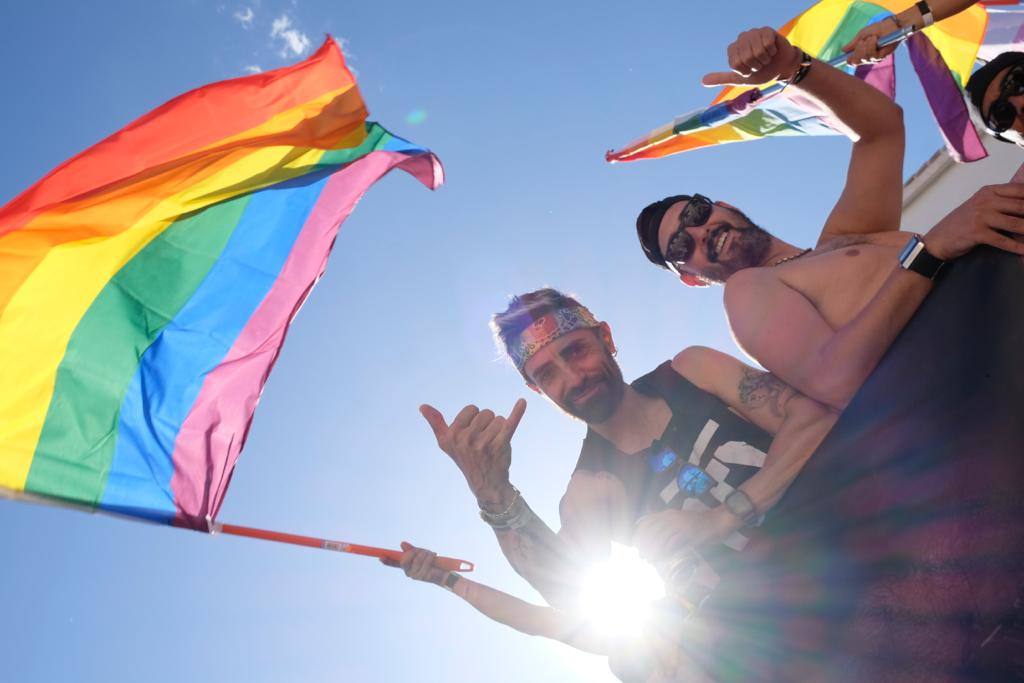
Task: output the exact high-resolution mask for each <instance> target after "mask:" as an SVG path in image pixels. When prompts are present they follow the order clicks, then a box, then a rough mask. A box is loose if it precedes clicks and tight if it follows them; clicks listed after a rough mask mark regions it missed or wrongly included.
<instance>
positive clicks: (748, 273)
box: [722, 267, 778, 315]
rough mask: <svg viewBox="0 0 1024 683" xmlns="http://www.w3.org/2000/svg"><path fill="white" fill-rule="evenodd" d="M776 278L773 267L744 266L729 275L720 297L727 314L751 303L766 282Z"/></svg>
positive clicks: (775, 271)
mask: <svg viewBox="0 0 1024 683" xmlns="http://www.w3.org/2000/svg"><path fill="white" fill-rule="evenodd" d="M777 278H778V271H777V270H776V269H774V268H764V267H761V268H744V269H743V270H740V271H737V272H735V273H733V274H732V275H730V276H729V279H728V280H726V281H725V291H724V292H723V293H722V297H723V299H724V302H725V310H726V313H727V314H730V315H731V314H732V313H733V311H734V310H736V309H739V308H743V307H746V306H748V305H750V304H751V303H753V301H754V299H755V297H756V296H757V294H758V292H759V291H760V290H761V289H762V288H763V287H764V286H765V285H766V284H768V283H770V282H774V281H775V280H776V279H777Z"/></svg>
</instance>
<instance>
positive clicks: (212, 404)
mask: <svg viewBox="0 0 1024 683" xmlns="http://www.w3.org/2000/svg"><path fill="white" fill-rule="evenodd" d="M396 166H397V167H399V168H402V169H403V170H405V171H407V172H409V173H411V174H412V175H413V176H415V177H416V178H417V179H418V180H419V181H420V182H422V183H423V184H424V185H426V186H427V187H429V188H430V189H435V188H436V187H437V186H439V185H440V184H441V182H442V180H443V172H442V170H441V164H440V162H439V161H438V160H437V158H436V157H435V156H434V155H433V154H417V155H415V156H409V155H408V154H403V153H399V152H384V151H378V152H371V153H370V154H368V155H367V156H365V157H363V158H361V159H359V160H358V161H355V162H353V163H352V164H351V165H349V166H347V167H346V168H343V169H342V170H340V171H338V172H337V173H335V174H334V175H332V176H331V178H330V179H329V180H328V181H327V183H326V185H325V186H324V190H323V192H322V193H321V195H320V198H319V199H318V201H317V204H316V206H314V207H313V210H312V211H311V212H310V215H309V217H308V218H307V220H306V224H305V225H304V226H303V228H302V232H301V233H300V234H299V237H298V239H297V240H296V242H295V245H294V247H293V248H292V251H291V254H290V255H289V256H288V259H287V261H286V262H285V264H284V267H283V268H282V270H281V273H280V274H279V276H278V279H277V281H276V282H275V283H274V285H273V287H271V289H270V292H268V294H267V296H266V298H265V299H264V300H263V302H262V303H261V304H260V306H259V308H257V309H256V312H255V313H254V314H253V316H252V318H250V319H249V322H248V323H247V324H246V326H245V328H244V329H243V330H242V332H241V334H240V335H239V336H238V339H236V340H235V343H234V345H233V346H232V348H231V350H230V351H229V352H228V354H227V356H225V358H224V360H223V362H221V364H220V365H218V366H217V367H216V368H214V369H213V370H212V371H211V372H210V373H208V374H207V375H206V378H205V380H204V382H203V386H202V389H200V392H199V396H198V397H197V398H196V401H195V404H194V405H193V406H192V410H191V412H190V413H189V415H188V416H187V417H186V418H185V421H184V422H183V423H182V426H181V430H180V431H179V432H178V437H177V439H176V441H175V446H174V454H173V456H172V457H173V462H174V475H173V476H172V478H171V490H172V491H173V493H174V500H175V502H176V504H177V507H178V514H177V518H176V520H175V524H177V525H179V526H188V527H193V528H200V529H206V528H207V527H208V522H210V521H212V520H213V518H214V517H216V515H217V511H218V510H219V509H220V505H221V502H222V501H223V498H224V494H225V492H226V491H227V487H228V483H229V482H230V479H231V473H232V471H233V470H234V467H235V463H236V461H237V460H238V456H239V454H240V453H241V451H242V446H243V445H244V444H245V439H246V437H247V436H248V433H249V426H250V424H251V423H252V417H253V413H254V411H255V410H256V404H257V403H258V402H259V397H260V394H261V393H262V391H263V385H264V384H265V383H266V381H267V377H268V376H269V375H270V371H271V369H272V368H273V366H274V362H275V361H276V360H277V357H278V354H279V353H280V351H281V345H282V344H283V343H284V337H285V334H286V332H287V331H288V326H289V324H291V321H292V319H293V318H294V317H295V314H296V313H297V312H298V310H299V308H301V306H302V303H303V302H304V301H305V300H306V297H307V296H308V295H309V293H310V291H312V289H313V286H314V285H315V284H316V282H317V280H319V278H320V276H321V275H323V272H324V269H325V268H326V267H327V258H328V256H329V255H330V251H331V247H332V245H333V244H334V239H335V237H336V236H337V234H338V228H339V227H340V226H341V223H342V222H343V221H344V220H345V218H347V217H348V215H349V213H351V211H352V209H353V207H355V205H356V203H357V202H358V201H359V199H360V198H361V197H362V196H363V194H364V193H365V192H366V190H367V189H369V187H370V186H371V185H373V183H375V182H376V181H377V180H378V179H380V178H381V177H382V176H383V175H385V174H386V173H387V172H388V171H390V170H391V169H392V168H395V167H396Z"/></svg>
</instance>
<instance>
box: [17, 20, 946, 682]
mask: <svg viewBox="0 0 1024 683" xmlns="http://www.w3.org/2000/svg"><path fill="white" fill-rule="evenodd" d="M803 8H804V5H803V4H802V3H801V2H790V1H788V0H787V1H778V2H772V3H764V2H753V1H746V0H744V1H737V2H730V3H681V2H678V0H677V1H675V2H656V1H641V0H637V1H636V2H633V3H630V9H628V10H626V9H625V5H624V4H623V3H606V4H604V5H602V6H598V7H595V6H593V3H582V2H564V3H550V2H535V1H533V0H523V1H522V2H516V3H481V2H470V1H462V2H459V1H454V2H444V3H423V2H397V1H396V2H376V3H340V2H328V1H326V0H324V1H321V0H297V1H292V2H283V1H280V0H276V1H272V0H261V1H259V2H237V3H236V2H223V3H218V2H213V1H211V2H204V1H200V0H176V1H172V0H160V1H157V2H149V3H125V2H96V3H78V2H74V3H73V2H44V3H28V2H21V3H9V4H8V5H7V6H6V7H5V11H4V20H3V22H0V62H2V63H3V64H5V65H6V68H5V69H4V71H3V75H2V77H0V78H2V79H3V91H4V93H5V96H4V101H5V105H6V106H4V107H3V109H2V111H0V124H2V128H0V130H2V131H3V135H4V142H5V149H6V152H5V159H6V163H4V164H3V165H2V166H0V202H6V201H7V200H9V199H10V198H12V197H13V196H15V195H16V194H17V193H18V192H20V191H21V190H23V189H24V188H25V187H27V186H28V185H30V184H31V183H32V182H34V181H35V180H36V179H38V178H39V177H40V176H42V175H43V174H44V173H45V172H47V171H48V170H49V169H50V168H52V167H53V166H55V165H56V164H58V163H60V162H61V161H62V160H64V159H66V158H67V157H69V156H71V155H72V154H74V153H76V152H78V151H80V150H81V149H84V148H85V147H87V146H89V145H91V144H93V143H94V142H96V141H98V140H99V139H101V138H103V137H105V136H106V135H108V134H109V133H111V132H113V131H114V130H116V129H118V128H120V127H121V126H123V125H124V124H126V123H128V122H129V121H131V120H132V119H134V118H136V117H137V116H139V115H141V114H143V113H144V112H146V111H148V110H149V109H151V108H153V107H155V106H157V105H159V104H160V103H162V102H164V101H165V100H167V99H170V98H171V97H173V96H175V95H177V94H179V93H181V92H183V91H185V90H188V89H191V88H194V87H197V86H199V85H202V84H204V83H208V82H211V81H215V80H220V79H224V78H231V77H236V76H239V75H243V74H245V73H246V72H247V71H251V70H254V69H257V68H259V69H264V70H266V69H271V68H275V67H278V66H281V65H283V64H286V63H289V62H291V61H294V60H296V59H299V58H301V57H302V56H303V55H305V54H308V52H309V51H310V50H311V49H315V48H316V46H318V45H319V44H320V42H321V41H322V40H323V36H324V34H326V33H330V34H332V35H334V36H335V37H336V38H338V39H339V40H340V41H343V45H344V49H345V51H346V53H347V55H348V59H349V63H350V65H351V66H352V67H353V68H354V70H355V71H356V73H357V75H358V78H359V81H360V84H361V88H362V92H363V95H364V98H365V100H366V101H367V104H368V106H369V108H370V110H371V118H372V119H374V120H377V121H380V122H381V123H383V124H384V125H385V126H387V127H389V128H390V129H391V130H392V131H394V132H395V133H397V134H399V135H402V136H404V137H407V138H409V139H411V140H413V141H415V142H417V143H419V144H421V145H424V146H427V147H430V148H432V149H433V150H435V151H436V152H437V154H438V155H439V156H440V157H441V159H442V161H443V162H444V163H445V166H446V169H447V173H448V182H447V185H446V186H445V187H443V188H442V189H441V190H440V191H438V192H436V193H430V192H427V191H425V190H424V189H423V188H422V187H420V186H419V185H418V184H417V183H415V181H413V180H412V179H410V178H408V177H403V176H402V175H401V174H400V173H396V174H394V175H393V176H389V177H388V178H385V179H384V180H383V181H382V182H381V183H379V184H378V185H377V186H375V187H374V188H373V189H372V190H371V191H370V192H369V193H368V194H367V196H366V197H365V198H364V200H363V202H362V203H361V204H360V205H359V207H358V208H357V209H356V211H355V212H354V214H353V215H352V217H351V218H350V219H349V220H348V221H347V222H346V224H345V225H344V226H343V228H342V233H341V236H340V237H339V239H338V242H337V245H336V249H335V253H334V255H333V256H332V261H331V264H330V266H329V268H328V272H327V275H326V277H325V278H324V279H323V280H322V282H321V283H320V285H319V287H318V289H317V290H316V291H315V292H314V294H313V296H312V297H311V298H310V300H309V301H308V302H307V304H306V306H305V308H304V309H303V311H302V313H301V314H300V316H299V317H298V319H297V321H296V324H295V325H294V327H293V328H292V331H291V333H290V335H289V337H288V340H287V343H286V344H285V348H284V351H283V353H282V355H281V358H280V361H279V362H278V364H277V367H276V369H275V372H274V374H273V376H272V377H271V379H270V381H269V383H268V384H267V387H266V391H265V393H264V396H263V400H262V402H261V404H260V406H259V409H258V410H257V413H256V418H255V422H254V425H253V428H252V431H251V434H250V438H249V442H248V445H247V448H246V451H245V453H244V454H243V457H242V460H241V461H240V464H239V466H238V468H237V470H236V472H235V476H234V481H233V484H232V490H231V491H230V492H229V494H228V497H227V501H226V503H225V505H224V508H223V510H222V513H221V520H222V521H226V522H233V523H238V524H246V525H251V526H264V527H267V528H271V529H278V530H283V531H291V532H295V533H308V534H313V535H322V536H327V537H332V538H337V539H341V540H348V541H354V542H362V543H369V544H376V545H385V546H396V547H397V545H398V543H399V541H401V540H409V541H411V542H413V543H417V544H420V545H427V546H428V547H432V548H434V549H436V550H438V551H439V552H442V553H444V554H450V555H455V556H458V557H463V558H467V559H470V560H472V561H475V562H476V563H477V566H478V571H477V573H476V578H478V579H480V580H483V581H486V582H489V583H491V584H493V585H496V586H498V587H501V588H503V589H506V590H509V591H511V592H513V593H516V594H518V595H520V596H523V597H527V598H531V599H537V598H536V595H535V594H534V593H533V592H532V591H531V590H530V589H529V587H528V586H526V584H525V583H524V582H523V581H521V580H520V579H519V578H518V577H517V576H516V575H515V574H514V573H513V572H512V571H511V570H510V569H509V568H508V567H507V566H506V564H505V562H504V560H503V558H502V557H501V555H500V552H499V550H498V548H497V544H496V543H495V542H494V539H493V535H492V534H491V533H490V531H489V530H488V529H487V528H486V527H485V526H484V525H483V524H482V523H481V522H480V520H479V519H478V518H477V517H476V513H475V505H474V501H473V500H472V498H471V496H470V495H469V493H468V491H467V490H466V488H465V485H464V483H463V480H462V478H461V475H460V474H459V473H458V472H457V470H456V469H455V468H454V466H452V465H451V463H450V462H449V461H448V460H447V457H446V456H445V455H443V454H442V453H441V452H440V451H439V450H438V449H437V448H436V445H435V443H434V441H433V438H432V436H431V434H430V431H429V429H428V428H427V426H426V424H425V423H424V422H423V420H422V418H421V417H420V415H419V414H418V412H417V406H418V405H419V404H420V403H422V402H431V403H433V404H434V405H436V406H438V407H439V408H440V409H441V410H442V411H444V412H445V414H446V415H447V416H449V418H450V417H451V416H453V415H454V414H455V412H457V411H458V409H459V408H461V407H462V405H464V404H465V403H467V402H474V403H477V404H478V405H481V406H488V407H492V408H494V409H496V410H498V411H507V410H508V409H509V408H510V407H511V406H512V404H513V402H514V401H515V400H516V398H518V397H526V398H527V399H528V400H529V407H528V409H527V412H526V416H525V418H524V420H523V422H522V424H521V426H520V428H519V432H518V434H517V435H516V439H515V441H514V442H513V446H514V452H513V470H512V477H513V481H514V483H516V484H517V485H518V486H519V487H520V488H521V489H522V490H523V492H524V495H525V496H526V497H527V499H528V500H529V501H530V502H531V505H532V506H533V507H534V509H535V510H537V511H538V512H539V513H540V514H541V515H542V516H543V517H545V518H546V519H547V520H549V522H551V523H555V521H556V519H557V514H556V513H557V502H558V499H559V497H560V495H561V493H562V491H563V489H564V486H565V482H566V481H567V479H568V476H569V474H570V473H571V471H572V468H573V466H574V464H575V461H576V457H577V454H578V450H579V442H580V439H581V438H582V435H583V433H584V429H583V427H582V425H580V424H579V423H574V422H572V421H570V420H569V419H568V418H566V417H564V416H562V415H561V414H560V413H558V412H557V411H556V410H554V409H553V408H552V407H551V406H550V405H548V404H547V403H546V402H545V401H544V400H543V399H541V398H539V397H536V396H534V395H533V394H532V393H530V392H528V391H527V390H526V388H525V387H524V386H523V385H522V383H521V381H520V380H519V378H518V375H517V374H516V373H515V372H514V371H513V370H512V369H511V368H509V367H508V366H506V365H505V364H503V363H501V362H497V361H496V353H495V350H494V347H493V345H492V343H491V339H490V335H489V332H488V329H487V325H486V323H487V319H488V317H489V315H490V314H491V313H492V312H494V311H495V310H498V309H500V308H503V307H504V304H505V302H506V299H507V296H508V295H510V294H513V293H516V292H521V291H525V290H529V289H534V288H536V287H539V286H542V285H553V286H556V287H559V288H562V289H565V290H568V291H571V292H575V293H577V294H578V295H579V296H580V297H581V298H582V300H583V302H584V303H586V304H587V305H589V306H590V307H591V309H592V310H593V311H594V312H595V314H597V315H598V317H600V318H603V319H605V320H607V321H609V322H610V324H611V325H612V329H613V334H614V335H615V338H616V341H617V343H618V346H619V350H620V354H619V359H620V362H621V364H622V366H623V370H624V372H625V374H626V376H627V377H634V376H636V375H639V374H642V373H643V372H646V371H647V370H649V369H651V368H653V367H654V366H655V365H656V364H658V363H659V362H661V361H662V360H664V359H666V358H668V357H670V356H672V355H673V354H674V353H676V352H678V351H679V350H680V349H682V348H684V347H685V346H689V345H693V344H703V345H708V346H713V347H716V348H719V349H723V350H726V351H728V352H731V353H733V354H738V353H739V352H738V350H737V349H736V348H735V345H734V344H733V342H732V340H731V338H730V336H729V332H728V329H727V327H726V325H725V321H724V316H723V314H722V311H721V295H720V292H719V291H718V290H714V289H713V290H709V291H696V290H685V289H684V288H683V287H682V286H680V285H679V284H678V283H676V282H675V281H673V279H672V278H671V277H669V276H668V275H667V274H665V273H664V272H662V271H659V270H657V269H655V268H653V267H651V266H649V265H647V264H646V261H645V260H644V259H643V257H642V256H641V254H640V251H639V249H638V247H637V244H636V238H635V234H634V230H633V221H634V218H635V215H636V213H637V211H638V210H639V209H640V208H641V207H642V206H643V205H644V204H646V203H647V202H649V201H651V200H653V199H657V198H660V197H662V196H665V195H668V194H676V193H679V192H692V191H700V192H702V193H704V194H706V195H708V196H710V197H712V198H714V199H723V200H726V201H729V202H730V203H732V204H735V205H737V206H739V207H741V208H743V209H744V210H746V212H747V213H748V214H749V215H750V216H751V217H752V218H753V219H754V220H755V221H757V222H759V223H761V224H762V225H763V226H765V227H766V228H768V229H770V230H773V231H775V232H777V233H778V234H780V235H781V236H783V237H784V238H787V239H789V240H791V241H793V242H795V243H797V244H808V245H809V244H812V243H813V241H814V238H815V237H816V235H817V231H818V230H819V229H820V226H821V224H822V223H823V221H824V219H825V217H826V215H827V214H828V211H829V209H830V208H831V205H832V203H833V202H834V201H835V199H836V197H838V195H839V192H840V189H841V187H842V182H843V177H844V174H845V169H846V164H847V157H848V153H849V143H848V141H846V140H845V139H844V138H839V137H836V138H814V139H782V140H767V141H761V142H757V143H751V144H743V145H731V146H727V147H721V148H715V149H711V150H703V151H698V152H694V153H690V154H687V155H682V156H677V157H673V158H669V159H664V160H660V161H649V162H639V163H635V164H625V165H617V166H611V165H608V164H606V163H605V162H604V159H603V153H604V151H605V150H606V149H608V148H611V147H616V146H620V145H622V144H623V143H626V142H628V141H629V140H632V139H633V138H635V137H637V136H639V135H640V134H642V133H645V132H646V131H648V130H649V129H651V128H653V127H655V126H656V125H659V124H661V123H663V122H665V121H667V120H669V119H670V118H671V117H672V116H673V115H675V114H678V113H680V112H682V111H686V110H689V109H692V108H694V107H696V106H699V105H702V104H704V103H705V102H707V101H709V100H710V98H711V96H712V95H713V93H712V92H711V91H706V90H704V89H702V88H701V87H700V86H699V79H700V76H701V75H702V74H703V73H705V72H707V71H714V70H720V69H722V68H723V67H724V66H725V59H724V54H725V47H726V45H727V44H728V43H729V42H730V41H731V40H732V39H733V38H734V37H735V35H736V34H737V33H738V32H739V31H741V30H743V29H746V28H749V27H752V26H761V25H776V26H777V25H781V24H782V23H783V22H784V21H785V20H786V19H788V18H789V17H790V16H792V15H794V14H796V13H797V12H799V11H801V10H802V9H803ZM898 66H899V70H900V78H899V85H900V89H901V92H900V96H899V100H900V102H901V103H902V104H903V105H904V107H905V109H906V120H907V129H908V154H907V163H906V168H905V171H906V174H909V173H911V172H913V171H914V170H915V169H916V168H917V167H918V166H919V165H920V164H921V163H922V162H923V161H924V160H925V159H927V158H928V157H929V156H930V155H931V154H932V153H933V152H934V151H935V150H936V149H938V147H939V146H940V145H941V140H940V138H939V134H938V132H937V130H936V127H935V125H934V123H933V121H932V119H931V115H930V114H929V113H928V112H927V111H926V110H925V109H924V105H923V96H922V94H921V92H920V90H919V88H918V86H917V84H916V78H915V77H914V75H913V71H912V70H911V69H910V65H909V63H907V61H906V59H905V58H901V60H900V62H899V64H898ZM920 227H927V226H920ZM0 537H2V538H3V539H4V545H5V547H6V548H7V551H6V553H5V554H4V557H3V560H2V561H0V603H2V604H3V605H4V607H5V611H6V617H5V619H4V620H3V626H0V662H2V663H3V664H2V666H3V669H4V672H5V673H4V679H5V680H10V681H18V682H19V683H21V682H33V683H34V682H40V683H41V682H44V681H45V682H50V681H57V680H74V681H139V680H144V681H150V682H154V683H155V682H158V681H159V682H163V681H167V682H171V681H174V682H177V681H180V680H198V681H206V680H225V681H234V680H246V681H252V682H256V681H268V682H269V681H283V680H287V681H341V680H345V681H348V680H358V681H397V680H410V679H413V678H415V679H417V680H420V681H425V682H427V681H468V680H484V679H486V680H491V681H495V682H498V683H500V682H503V681H522V680H531V681H549V680H550V681H556V680H557V681H561V682H565V681H601V680H612V678H611V676H610V674H608V673H607V672H606V668H605V664H604V662H603V660H601V659H600V658H596V657H590V656H587V655H582V654H577V653H574V652H573V651H572V650H570V649H569V648H567V647H565V646H561V645H558V644H553V643H546V642H542V641H540V640H538V639H532V638H528V637H526V636H522V635H519V634H517V633H515V632H512V631H509V630H507V629H505V628H504V627H501V626H498V625H495V624H492V623H489V622H487V621H486V620H485V619H484V618H483V617H480V616H479V615H477V614H476V613H475V612H473V611H472V610H471V609H470V608H469V607H468V606H466V605H465V604H464V603H462V602H461V601H459V600H457V599H455V598H453V597H452V596H451V595H448V594H447V593H445V592H443V591H441V590H439V589H437V588H435V587H431V586H426V585H424V584H419V583H413V582H411V581H408V580H406V579H405V578H404V577H402V576H401V575H400V574H399V573H397V572H395V571H393V570H388V569H386V568H384V567H381V566H379V565H377V564H375V563H374V561H371V560H366V559H363V558H358V557H350V556H343V555H336V554H333V553H327V552H315V551H311V550H306V549H301V548H294V547H288V546H277V545H273V544H266V543H261V542H257V541H250V540H246V539H233V538H222V537H213V538H211V537H207V536H205V535H202V534H197V533H193V532H187V531H181V530H175V529H170V528H163V527H156V526H149V525H145V524H136V523H131V522H126V521H122V520H118V519H110V518H105V517H101V516H98V515H96V516H90V515H86V514H82V513H78V512H73V511H67V510H61V509H51V508H43V507H37V506H30V505H24V504H15V503H11V502H5V501H0Z"/></svg>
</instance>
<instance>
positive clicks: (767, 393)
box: [739, 368, 793, 418]
mask: <svg viewBox="0 0 1024 683" xmlns="http://www.w3.org/2000/svg"><path fill="white" fill-rule="evenodd" d="M739 390H740V403H742V404H743V405H745V406H749V407H751V408H761V407H763V406H767V407H768V409H769V410H770V411H771V413H772V415H774V416H775V417H778V418H782V417H785V411H783V409H782V408H783V406H784V405H785V404H786V401H788V400H789V397H790V396H791V395H792V393H793V391H792V389H790V388H789V387H788V386H787V385H786V384H784V383H783V382H782V381H781V380H780V379H779V378H778V377H776V376H775V375H772V374H771V373H768V372H759V371H757V370H752V369H750V368H744V370H743V379H741V380H740V384H739Z"/></svg>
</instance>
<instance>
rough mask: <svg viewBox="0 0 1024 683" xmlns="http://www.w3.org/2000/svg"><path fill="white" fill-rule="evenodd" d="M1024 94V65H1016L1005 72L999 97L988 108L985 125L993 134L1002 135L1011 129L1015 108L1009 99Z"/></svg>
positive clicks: (1014, 117) (1015, 116)
mask: <svg viewBox="0 0 1024 683" xmlns="http://www.w3.org/2000/svg"><path fill="white" fill-rule="evenodd" d="M1022 94H1024V64H1018V65H1017V66H1015V67H1013V68H1012V69H1010V71H1009V72H1007V74H1006V77H1005V78H1004V79H1003V85H1002V87H1000V89H999V97H997V98H996V99H995V101H994V102H993V103H992V104H991V105H990V106H989V108H988V116H986V117H985V125H987V126H988V127H989V129H990V130H991V131H992V132H993V133H1004V132H1006V131H1008V130H1009V129H1010V128H1012V127H1013V122H1014V121H1016V120H1017V107H1015V106H1013V104H1012V103H1011V102H1010V101H1009V98H1011V97H1017V96H1018V95H1022Z"/></svg>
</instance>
